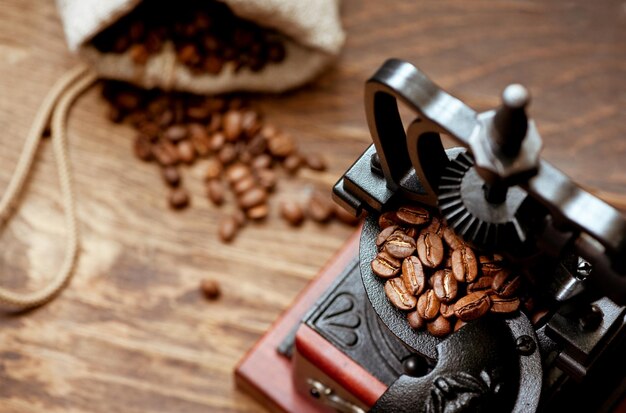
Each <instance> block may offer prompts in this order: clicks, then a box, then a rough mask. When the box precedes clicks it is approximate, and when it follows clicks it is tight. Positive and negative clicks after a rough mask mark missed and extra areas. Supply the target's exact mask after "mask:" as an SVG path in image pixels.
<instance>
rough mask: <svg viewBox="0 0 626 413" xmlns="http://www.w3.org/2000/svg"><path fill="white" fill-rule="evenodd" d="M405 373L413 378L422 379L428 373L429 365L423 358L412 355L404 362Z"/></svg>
mask: <svg viewBox="0 0 626 413" xmlns="http://www.w3.org/2000/svg"><path fill="white" fill-rule="evenodd" d="M402 367H404V372H405V373H406V374H407V375H409V376H412V377H421V376H424V375H426V373H428V363H427V362H426V360H424V358H423V357H420V356H418V355H411V356H409V357H407V358H406V359H404V361H402Z"/></svg>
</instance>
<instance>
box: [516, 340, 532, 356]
mask: <svg viewBox="0 0 626 413" xmlns="http://www.w3.org/2000/svg"><path fill="white" fill-rule="evenodd" d="M515 348H516V349H517V352H518V353H520V354H521V355H522V356H530V355H531V354H533V353H534V352H535V349H536V348H537V345H536V344H535V340H533V339H532V337H530V336H527V335H523V336H519V337H518V338H517V340H515Z"/></svg>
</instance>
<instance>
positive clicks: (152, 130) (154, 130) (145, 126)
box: [138, 122, 161, 141]
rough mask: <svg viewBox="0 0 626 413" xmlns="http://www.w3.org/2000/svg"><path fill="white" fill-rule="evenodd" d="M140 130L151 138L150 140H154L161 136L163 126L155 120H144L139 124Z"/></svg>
mask: <svg viewBox="0 0 626 413" xmlns="http://www.w3.org/2000/svg"><path fill="white" fill-rule="evenodd" d="M138 129H139V132H140V133H141V134H143V135H144V136H146V137H148V138H150V140H152V141H154V140H155V139H157V138H158V137H159V133H160V132H161V128H159V125H157V124H156V123H154V122H144V123H142V124H141V125H139V128H138Z"/></svg>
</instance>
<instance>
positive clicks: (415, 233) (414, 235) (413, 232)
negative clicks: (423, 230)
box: [404, 227, 419, 239]
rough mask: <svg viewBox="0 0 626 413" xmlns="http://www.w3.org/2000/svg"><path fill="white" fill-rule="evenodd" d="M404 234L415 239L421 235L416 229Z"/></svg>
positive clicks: (411, 228)
mask: <svg viewBox="0 0 626 413" xmlns="http://www.w3.org/2000/svg"><path fill="white" fill-rule="evenodd" d="M404 232H405V233H406V235H408V236H409V237H411V238H413V239H416V238H417V235H418V234H419V231H418V230H417V228H415V227H409V228H407V229H406V230H405V231H404Z"/></svg>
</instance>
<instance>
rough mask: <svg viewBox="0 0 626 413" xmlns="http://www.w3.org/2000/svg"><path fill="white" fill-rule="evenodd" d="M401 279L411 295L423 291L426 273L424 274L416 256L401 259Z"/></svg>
mask: <svg viewBox="0 0 626 413" xmlns="http://www.w3.org/2000/svg"><path fill="white" fill-rule="evenodd" d="M402 281H404V285H406V288H407V290H409V292H410V293H411V294H413V295H419V294H421V293H422V291H424V287H425V286H426V275H425V274H424V267H422V263H421V262H420V260H419V259H418V258H417V257H415V256H411V257H407V258H405V259H404V261H402Z"/></svg>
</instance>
